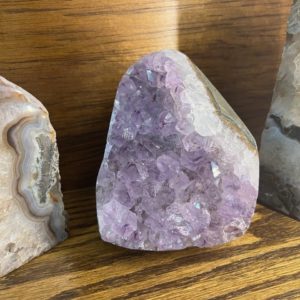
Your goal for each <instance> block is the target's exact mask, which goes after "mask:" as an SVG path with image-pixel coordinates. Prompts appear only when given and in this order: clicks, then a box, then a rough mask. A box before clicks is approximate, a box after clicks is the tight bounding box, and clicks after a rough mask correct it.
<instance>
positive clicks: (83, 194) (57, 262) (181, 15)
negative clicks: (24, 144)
mask: <svg viewBox="0 0 300 300" xmlns="http://www.w3.org/2000/svg"><path fill="white" fill-rule="evenodd" d="M291 2H292V1H291V0H251V1H249V0H139V1H138V0H126V1H125V0H89V1H86V0H47V1H40V0H8V1H4V0H3V1H0V73H1V75H3V76H5V77H7V78H8V79H9V80H11V81H14V82H15V83H17V84H19V85H21V86H22V87H24V88H25V89H27V90H28V91H30V92H31V93H33V94H34V95H35V96H36V97H38V98H39V99H40V100H42V101H43V103H44V104H45V105H46V106H47V108H48V109H49V111H50V114H51V120H52V123H53V125H54V127H55V128H56V130H57V133H58V143H59V148H60V153H61V175H62V183H63V187H64V191H65V205H66V208H67V210H68V212H69V215H70V238H69V239H68V240H67V241H65V242H64V243H62V244H61V245H59V246H58V247H56V248H55V249H53V250H51V251H49V252H48V253H47V254H45V255H43V256H41V257H39V258H37V259H35V260H33V261H31V262H30V263H28V264H26V265H25V266H23V267H21V268H20V269H18V270H16V271H14V272H12V273H11V274H9V275H8V276H6V277H4V278H2V279H1V280H0V298H1V299H5V300H7V299H9V300H10V299H22V300H23V299H30V300H31V299H34V300H36V299H38V300H39V299H74V298H80V299H147V300H148V299H192V300H194V299H205V300H206V299H220V300H223V299H251V300H252V299H258V300H260V299H272V300H273V299H283V300H286V299H300V223H299V222H296V221H294V220H291V219H288V218H287V217H284V216H282V215H280V214H278V213H276V212H272V211H270V210H268V209H266V208H263V207H261V206H258V208H257V211H256V214H255V218H254V221H253V224H252V226H251V229H250V230H249V231H248V233H247V234H246V236H244V237H242V238H240V239H238V240H236V241H234V242H233V243H230V244H228V245H225V246H222V247H217V248H214V249H188V250H185V251H177V252H164V253H151V252H137V251H128V250H125V249H121V248H118V247H115V246H112V245H109V244H106V243H103V242H101V240H100V239H99V235H98V232H97V225H96V212H95V197H94V184H95V178H96V173H97V170H98V167H99V164H100V161H101V158H102V154H103V148H104V145H105V136H106V132H107V127H108V122H109V117H110V113H111V108H112V103H113V99H114V94H115V90H116V87H117V84H118V81H119V79H120V76H121V75H122V73H124V71H125V70H126V68H127V67H128V66H129V65H130V64H131V63H133V62H134V61H135V60H136V59H137V58H138V57H140V56H141V55H143V54H146V53H148V52H150V51H155V50H158V49H162V48H177V49H180V50H181V51H183V52H185V53H186V54H188V55H189V56H190V57H191V58H192V60H193V61H194V62H195V63H196V64H197V65H198V66H199V67H200V68H201V69H202V70H203V71H204V72H205V73H206V74H207V75H208V77H209V78H210V79H211V81H212V82H213V83H214V84H215V85H216V87H217V88H218V89H219V90H220V91H221V92H222V94H223V95H224V96H225V98H226V99H227V100H228V102H229V103H230V104H231V105H232V106H233V108H234V109H235V110H236V111H237V112H238V113H239V114H240V116H241V117H242V119H243V120H244V121H245V123H246V124H247V125H248V126H249V128H250V130H251V131H252V132H253V134H254V135H255V137H256V139H257V141H259V138H260V133H261V130H262V127H263V124H264V120H265V117H266V113H267V111H268V109H269V105H270V101H271V95H272V89H273V86H274V81H275V76H276V72H277V69H278V64H279V61H280V56H281V53H282V48H283V45H284V41H285V31H286V20H287V16H288V13H289V9H290V5H291Z"/></svg>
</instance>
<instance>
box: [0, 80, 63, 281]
mask: <svg viewBox="0 0 300 300" xmlns="http://www.w3.org/2000/svg"><path fill="white" fill-rule="evenodd" d="M58 159H59V154H58V150H57V145H56V134H55V131H54V129H53V127H52V125H51V123H50V121H49V116H48V112H47V110H46V109H45V107H44V106H43V105H42V104H41V103H40V102H39V101H38V100H37V99H36V98H35V97H33V96H32V95H31V94H29V93H28V92H26V91H25V90H23V89H22V88H20V87H18V86H16V85H15V84H13V83H11V82H9V81H8V80H6V79H4V78H3V77H0V237H1V239H0V276H2V275H5V274H7V273H9V272H10V271H12V270H14V269H16V268H18V267H20V266H21V265H23V264H24V263H26V262H27V261H29V260H31V259H32V258H34V257H36V256H38V255H40V254H41V253H43V252H44V251H47V250H49V249H50V248H51V247H53V246H54V245H56V244H57V243H58V242H59V241H62V240H64V239H65V238H66V237H67V233H66V229H65V228H66V224H65V214H64V205H63V201H62V193H61V188H60V175H59V167H58Z"/></svg>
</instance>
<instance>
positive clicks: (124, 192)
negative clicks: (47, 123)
mask: <svg viewBox="0 0 300 300" xmlns="http://www.w3.org/2000/svg"><path fill="white" fill-rule="evenodd" d="M257 188H258V157H257V149H256V144H255V141H254V139H253V137H252V136H251V134H250V133H249V131H248V130H247V128H246V127H245V125H244V124H243V123H242V122H241V121H240V119H239V118H238V117H237V115H236V114H235V113H234V112H233V110H232V109H231V108H230V107H229V105H228V104H227V103H226V101H225V100H224V99H223V98H222V96H221V95H220V94H219V93H218V92H217V90H216V89H215V88H214V87H213V86H212V84H211V83H210V82H209V81H208V79H207V78H206V77H205V76H204V75H203V73H201V71H200V70H199V69H197V68H196V66H195V65H193V64H192V63H191V61H190V60H189V59H188V58H187V57H186V56H185V55H184V54H182V53H180V52H178V51H172V50H164V51H160V52H156V53H152V54H149V55H147V56H145V57H143V58H142V59H141V60H139V61H138V62H137V63H135V64H134V65H133V66H132V67H130V68H129V70H128V71H127V72H126V74H125V75H124V76H123V78H122V80H121V82H120V84H119V88H118V91H117V95H116V99H115V103H114V108H113V113H112V118H111V123H110V129H109V133H108V138H107V145H106V150H105V154H104V159H103V162H102V165H101V168H100V171H99V175H98V180H97V212H98V221H99V228H100V233H101V237H102V239H103V240H105V241H108V242H110V243H113V244H117V245H119V246H122V247H126V248H131V249H142V250H157V251H162V250H176V249H183V248H186V247H191V246H197V247H210V246H215V245H218V244H222V243H225V242H228V241H230V240H232V239H234V238H236V237H238V236H240V235H242V234H243V233H244V232H245V231H246V229H247V228H248V227H249V224H250V221H251V217H252V215H253V212H254V208H255V205H256V198H257Z"/></svg>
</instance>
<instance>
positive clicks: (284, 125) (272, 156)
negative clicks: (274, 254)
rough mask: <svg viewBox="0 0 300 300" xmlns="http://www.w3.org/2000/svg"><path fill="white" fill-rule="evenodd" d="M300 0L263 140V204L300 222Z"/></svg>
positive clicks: (290, 23)
mask: <svg viewBox="0 0 300 300" xmlns="http://www.w3.org/2000/svg"><path fill="white" fill-rule="evenodd" d="M299 12H300V1H299V0H297V1H294V5H293V7H292V11H291V15H290V18H289V23H288V32H287V42H286V46H285V49H284V52H283V55H282V61H281V65H280V68H279V72H278V75H277V81H276V86H275V89H274V94H273V100H272V104H271V108H270V111H269V114H268V117H267V121H266V125H265V129H264V131H263V134H262V138H261V148H260V157H261V180H260V194H259V200H260V202H261V203H263V204H265V205H267V206H269V207H271V208H273V209H275V210H278V211H280V212H282V213H284V214H286V215H289V216H291V217H293V218H296V219H298V220H300V13H299Z"/></svg>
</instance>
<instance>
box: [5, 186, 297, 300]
mask: <svg viewBox="0 0 300 300" xmlns="http://www.w3.org/2000/svg"><path fill="white" fill-rule="evenodd" d="M65 200H66V203H67V209H68V212H69V214H70V216H71V221H70V235H71V237H70V238H69V239H68V240H67V241H65V242H64V243H62V244H61V245H59V246H58V247H56V248H55V249H53V250H51V251H49V252H48V253H47V254H45V255H43V256H40V257H38V258H36V259H34V260H33V261H31V262H30V263H28V264H27V265H25V266H23V267H21V268H20V269H18V270H16V271H14V272H12V273H11V274H10V275H8V276H6V277H5V278H3V279H2V280H0V298H1V299H9V300H10V299H24V300H27V299H28V300H32V299H34V300H36V299H39V300H40V299H51V300H54V299H55V300H58V299H97V300H98V299H114V300H125V299H128V300H131V299H146V300H148V299H163V300H165V299H180V300H181V299H188V300H191V299H193V300H194V299H201V300H202V299H205V300H206V299H214V300H217V299H218V300H224V299H243V300H244V299H250V300H252V299H259V300H260V299H265V300H266V299H269V300H271V299H272V300H274V299H283V300H287V299H300V232H299V231H300V224H299V222H296V221H294V220H291V219H289V218H287V217H284V216H282V215H280V214H278V213H275V212H272V211H270V210H268V209H266V208H263V207H262V206H258V208H257V211H256V214H255V218H254V220H253V225H252V227H251V229H250V230H249V231H248V233H247V234H246V235H245V236H244V237H242V238H240V239H238V240H236V241H234V242H233V243H230V244H228V245H225V246H221V247H217V248H214V249H196V248H193V249H188V250H184V251H175V252H161V253H155V252H139V251H129V250H126V249H122V248H119V247H115V246H112V245H110V244H107V243H104V242H102V241H101V240H100V239H99V234H98V228H97V226H96V214H95V199H94V191H93V190H91V189H83V190H77V191H72V192H67V193H66V194H65Z"/></svg>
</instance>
